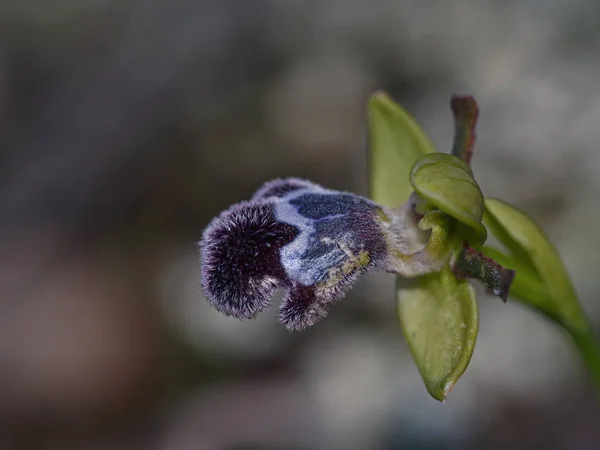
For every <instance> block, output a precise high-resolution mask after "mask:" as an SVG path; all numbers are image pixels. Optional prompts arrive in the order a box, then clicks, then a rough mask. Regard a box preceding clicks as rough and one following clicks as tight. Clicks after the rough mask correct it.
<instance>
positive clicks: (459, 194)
mask: <svg viewBox="0 0 600 450" xmlns="http://www.w3.org/2000/svg"><path fill="white" fill-rule="evenodd" d="M410 182H411V184H412V186H413V188H414V190H415V191H416V192H417V193H418V194H419V195H420V196H421V197H422V198H423V199H425V200H427V202H429V203H430V204H432V205H433V206H434V207H435V208H437V209H440V210H441V211H443V212H445V213H446V214H448V215H449V216H452V217H454V218H455V219H457V220H458V221H459V222H461V223H463V224H465V225H467V226H468V227H470V228H471V229H472V230H473V232H474V233H475V239H474V242H470V243H471V244H472V245H480V244H482V243H483V242H485V239H486V237H487V230H486V228H485V226H484V225H483V223H482V218H483V212H484V203H483V194H482V193H481V190H480V189H479V185H478V184H477V182H476V181H475V178H473V172H472V170H471V168H470V167H469V166H467V165H466V164H465V163H464V162H463V161H461V160H460V159H458V158H457V157H455V156H452V155H449V154H447V153H430V154H428V155H424V156H422V157H420V158H419V159H418V160H417V161H416V162H415V164H414V165H413V167H412V168H411V171H410Z"/></svg>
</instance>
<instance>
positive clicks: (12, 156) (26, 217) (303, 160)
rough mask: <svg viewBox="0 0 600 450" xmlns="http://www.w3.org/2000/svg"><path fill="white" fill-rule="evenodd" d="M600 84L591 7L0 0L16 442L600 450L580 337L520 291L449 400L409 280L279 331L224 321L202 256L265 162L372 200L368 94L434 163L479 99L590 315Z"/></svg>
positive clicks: (272, 325) (268, 174)
mask: <svg viewBox="0 0 600 450" xmlns="http://www.w3.org/2000/svg"><path fill="white" fill-rule="evenodd" d="M599 80H600V4H598V2H595V1H593V0H526V1H521V2H511V1H501V0H495V1H494V0H479V1H475V0H472V1H467V0H454V1H451V2H450V1H446V2H443V1H431V0H372V1H359V0H219V1H217V0H215V1H209V0H207V1H203V0H194V1H192V0H52V1H50V0H0V149H1V150H0V292H1V293H2V295H1V296H0V450H4V449H7V450H12V449H43V450H46V449H50V450H54V449H67V450H71V449H73V450H76V449H84V450H87V449H90V450H101V449H102V450H103V449H111V450H112V449H124V450H129V449H132V450H133V449H140V450H141V449H148V450H188V449H190V450H191V449H207V450H234V449H235V450H242V449H244V450H250V449H252V450H263V449H264V450H273V449H291V450H303V449H317V450H321V449H322V450H330V449H332V450H336V449H344V450H355V449H356V450H359V449H366V450H370V449H373V450H379V449H381V450H386V449H389V450H396V449H402V450H403V449H574V450H579V449H596V448H600V432H599V430H600V408H599V405H600V403H599V400H598V397H597V396H596V395H595V392H594V388H593V386H592V384H591V381H590V380H589V379H588V377H587V375H586V373H585V370H584V368H583V366H582V364H581V363H580V360H579V359H578V356H577V355H576V354H575V353H574V349H573V347H572V346H571V343H570V342H569V341H568V340H567V339H566V338H565V336H563V335H562V334H561V332H560V331H559V330H558V329H556V328H554V327H553V326H551V325H549V324H547V323H546V322H544V321H543V320H542V319H540V318H539V317H537V316H536V315H534V314H533V313H531V312H530V311H528V310H525V309H523V308H522V307H520V306H518V305H516V304H514V303H512V304H511V302H509V303H508V304H506V305H504V304H502V303H501V302H500V301H498V299H496V298H491V297H487V296H485V295H483V294H482V295H481V296H480V299H479V302H480V308H481V322H480V335H479V340H478V342H477V346H476V349H475V354H474V357H473V360H472V363H471V366H470V367H469V369H468V370H467V372H466V374H465V376H464V377H463V379H462V380H461V381H460V382H459V383H458V385H457V386H456V388H455V389H454V390H453V392H452V393H451V395H450V397H449V400H448V401H447V403H446V404H439V403H437V402H436V401H434V400H433V399H431V398H430V397H429V396H428V394H427V392H426V390H425V388H424V386H423V383H422V381H421V379H420V377H419V374H418V371H417V369H416V366H415V364H414V363H413V361H412V360H411V357H410V355H409V353H408V349H407V347H406V344H405V343H404V340H403V337H402V334H401V331H400V328H399V326H398V324H397V321H396V318H395V305H394V300H393V294H392V287H393V280H392V277H390V276H386V275H372V276H368V277H366V278H365V279H363V280H361V282H360V283H359V285H358V287H357V288H355V289H354V290H353V291H352V292H351V294H350V295H349V296H348V297H347V298H346V300H345V301H343V302H342V303H340V304H338V305H337V306H335V307H334V308H333V309H332V310H331V311H330V314H329V317H328V318H327V320H325V321H323V322H322V323H320V324H319V325H318V326H315V327H314V328H313V329H311V330H308V331H305V332H302V333H294V334H290V333H288V332H287V331H286V330H285V329H284V328H283V327H282V326H281V325H279V324H278V323H277V317H276V308H275V307H273V308H272V309H271V310H269V311H268V312H266V313H264V314H263V315H262V316H261V317H260V318H259V319H257V320H256V321H250V322H239V321H237V320H235V319H229V318H226V317H223V316H222V315H220V314H219V313H217V312H215V311H213V310H211V309H209V308H208V306H207V303H206V301H205V299H204V298H203V296H202V293H201V292H200V289H199V270H200V268H199V263H198V257H197V248H196V242H197V241H198V240H199V239H200V236H201V233H202V230H203V228H204V227H205V226H206V224H207V223H208V221H209V220H210V219H211V218H212V217H213V216H215V215H217V214H218V213H219V212H220V211H221V210H223V209H225V208H226V207H228V206H229V205H230V204H232V203H235V202H237V201H240V200H242V199H247V198H248V197H249V196H250V195H251V194H252V192H253V191H254V190H255V189H256V188H257V187H258V186H259V185H260V184H261V183H262V182H263V181H265V180H267V179H269V178H273V177H278V176H299V177H304V178H309V179H311V180H314V181H316V182H318V183H321V184H324V185H326V186H328V187H331V188H335V189H344V190H351V191H354V192H357V193H361V194H366V193H367V190H366V187H367V172H366V136H367V134H366V127H365V107H366V101H367V98H368V96H369V94H370V93H371V92H372V91H374V90H375V89H379V88H381V89H385V90H387V91H388V92H389V93H390V94H391V95H392V96H393V97H394V98H395V99H396V100H397V101H399V102H400V103H402V104H403V105H404V106H405V107H406V108H407V109H409V110H410V111H411V112H413V114H414V115H415V116H416V117H417V118H418V120H419V121H420V122H421V123H422V124H423V125H424V127H425V129H426V130H427V131H428V132H429V133H430V134H431V136H432V138H433V140H434V142H435V143H436V144H437V145H438V146H439V148H440V149H441V150H444V151H446V150H448V149H449V147H450V143H451V138H452V132H453V126H452V118H451V114H450V109H449V106H448V104H449V99H450V96H451V95H452V94H453V93H471V94H473V95H475V97H476V98H477V100H478V101H479V103H480V107H481V116H480V117H481V119H480V123H479V127H478V135H479V140H478V145H477V149H476V153H475V158H474V162H473V166H474V170H475V173H476V175H477V178H478V180H479V182H480V184H481V186H482V189H483V191H484V192H485V193H486V194H487V195H493V196H499V197H501V198H503V199H506V200H508V201H510V202H512V203H514V204H516V205H518V206H520V207H523V208H526V209H527V210H528V211H529V212H530V213H531V214H532V215H533V216H534V217H535V218H536V219H537V220H538V221H539V222H540V223H541V224H542V226H543V228H544V229H545V230H546V231H547V232H548V234H549V235H550V236H551V237H552V238H553V239H554V241H555V242H556V243H557V246H558V248H559V250H560V252H561V254H562V255H563V256H564V258H565V263H566V265H567V267H568V269H569V271H570V273H571V274H572V277H573V279H574V282H575V284H576V286H577V289H578V291H579V294H580V296H581V299H582V301H583V302H584V306H585V308H586V310H587V311H588V312H589V313H590V315H591V316H592V317H593V318H594V319H595V322H596V324H598V321H600V303H599V302H598V301H597V299H598V295H599V294H600V281H599V279H598V275H597V273H598V266H599V265H600V252H599V250H600V235H599V234H598V222H599V220H600V208H599V207H598V205H599V203H598V195H599V194H600V152H599V151H598V142H600V127H599V126H598V124H600V81H599ZM275 303H278V301H277V300H276V301H275Z"/></svg>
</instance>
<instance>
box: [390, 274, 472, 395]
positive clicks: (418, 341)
mask: <svg viewBox="0 0 600 450" xmlns="http://www.w3.org/2000/svg"><path fill="white" fill-rule="evenodd" d="M396 298H397V302H398V316H399V318H400V323H401V325H402V330H403V333H404V336H405V338H406V341H407V343H408V346H409V348H410V350H411V352H412V354H413V357H414V359H415V361H416V363H417V366H418V368H419V371H420V372H421V377H422V378H423V380H424V381H425V385H426V387H427V390H428V391H429V393H430V394H431V396H432V397H433V398H435V399H437V400H440V401H444V400H445V399H446V396H447V395H448V393H449V392H450V390H451V389H452V387H453V386H454V384H455V383H456V381H457V380H458V379H459V378H460V376H461V375H462V374H463V372H464V371H465V370H466V368H467V366H468V364H469V361H470V360H471V355H472V354H473V350H474V348H475V340H476V338H477V329H478V325H479V320H478V312H477V302H476V299H475V293H474V291H473V288H472V287H471V285H470V284H469V283H468V282H467V281H466V280H457V279H456V277H455V276H454V275H453V274H452V272H451V271H450V269H449V268H448V267H445V268H444V269H443V270H442V271H441V272H438V273H433V274H430V275H426V276H423V277H419V278H415V279H411V280H406V279H400V278H399V279H398V285H397V288H396Z"/></svg>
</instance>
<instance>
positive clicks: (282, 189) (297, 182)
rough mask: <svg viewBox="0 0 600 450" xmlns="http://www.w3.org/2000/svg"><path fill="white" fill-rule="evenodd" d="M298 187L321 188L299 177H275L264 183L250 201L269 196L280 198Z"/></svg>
mask: <svg viewBox="0 0 600 450" xmlns="http://www.w3.org/2000/svg"><path fill="white" fill-rule="evenodd" d="M298 189H312V190H320V189H323V188H322V187H321V186H319V185H318V184H315V183H313V182H311V181H308V180H303V179H301V178H293V177H290V178H277V179H275V180H271V181H267V182H266V183H264V184H263V185H262V186H261V187H260V188H258V190H257V191H256V192H255V193H254V195H253V196H252V199H251V201H257V200H265V199H268V198H270V197H276V198H281V197H284V196H286V195H287V194H289V193H291V192H293V191H297V190H298Z"/></svg>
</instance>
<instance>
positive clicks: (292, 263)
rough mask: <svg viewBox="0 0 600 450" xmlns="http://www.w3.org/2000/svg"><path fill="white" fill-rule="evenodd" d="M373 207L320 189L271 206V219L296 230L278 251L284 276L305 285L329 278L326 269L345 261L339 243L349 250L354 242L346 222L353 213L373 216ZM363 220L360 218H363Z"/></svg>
mask: <svg viewBox="0 0 600 450" xmlns="http://www.w3.org/2000/svg"><path fill="white" fill-rule="evenodd" d="M375 207H376V205H375V204H374V203H373V202H371V201H370V200H367V199H364V198H362V197H359V196H356V195H354V194H349V193H343V192H338V191H332V190H328V189H324V188H321V187H316V188H314V189H313V188H303V189H297V190H294V191H292V192H290V193H289V194H287V195H284V196H282V197H280V198H279V199H278V200H277V201H275V203H274V209H275V218H276V220H277V221H279V222H283V223H287V224H289V225H292V226H294V227H296V228H297V229H298V230H299V234H298V236H297V237H296V238H295V239H294V240H293V241H292V242H290V243H288V244H286V245H285V246H284V247H282V249H281V263H282V266H283V267H284V270H285V271H286V273H287V274H288V276H289V277H290V278H291V279H293V280H297V281H298V282H299V283H301V284H302V285H305V286H312V285H315V284H317V283H320V282H322V281H325V280H327V279H328V277H329V273H330V270H331V269H332V268H335V267H339V266H340V265H341V264H343V263H344V261H345V260H347V259H348V258H349V255H348V254H347V251H346V250H345V249H344V248H342V246H341V244H343V245H344V247H346V248H347V249H351V250H352V251H360V250H361V249H362V247H363V246H362V245H360V246H359V248H356V239H354V234H356V231H357V230H354V229H353V227H352V225H353V224H355V222H356V221H353V220H350V219H351V218H352V216H353V215H356V214H365V213H366V214H367V215H369V214H373V212H374V210H375ZM363 217H364V216H363Z"/></svg>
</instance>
